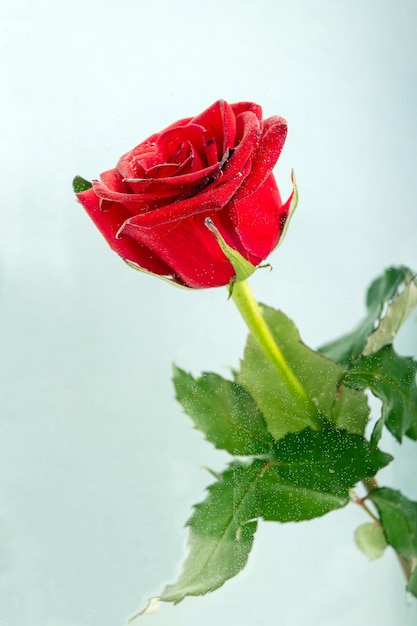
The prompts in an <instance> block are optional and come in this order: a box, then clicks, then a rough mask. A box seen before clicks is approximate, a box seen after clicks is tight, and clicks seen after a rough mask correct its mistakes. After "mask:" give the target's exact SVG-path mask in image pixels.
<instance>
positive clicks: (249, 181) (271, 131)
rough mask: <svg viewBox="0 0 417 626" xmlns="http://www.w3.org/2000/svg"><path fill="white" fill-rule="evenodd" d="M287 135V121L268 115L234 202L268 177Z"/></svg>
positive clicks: (253, 189) (249, 192) (251, 191)
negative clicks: (248, 172)
mask: <svg viewBox="0 0 417 626" xmlns="http://www.w3.org/2000/svg"><path fill="white" fill-rule="evenodd" d="M286 136H287V122H286V120H285V119H284V118H282V117H270V118H268V119H267V120H265V122H264V128H263V133H262V136H261V139H260V141H259V145H258V147H257V148H256V150H255V151H254V152H253V154H252V157H251V158H252V171H251V173H250V175H249V176H248V177H247V178H246V180H245V182H244V183H243V184H242V186H241V187H240V189H239V191H238V192H237V194H236V198H235V200H236V202H238V201H239V200H241V199H243V198H244V197H245V196H248V195H250V194H251V193H253V192H254V191H256V189H257V188H258V187H259V186H260V185H262V184H263V183H264V182H265V180H266V179H267V178H268V176H269V174H270V173H271V171H272V169H273V167H274V166H275V164H276V162H277V161H278V158H279V155H280V154H281V151H282V148H283V146H284V143H285V138H286Z"/></svg>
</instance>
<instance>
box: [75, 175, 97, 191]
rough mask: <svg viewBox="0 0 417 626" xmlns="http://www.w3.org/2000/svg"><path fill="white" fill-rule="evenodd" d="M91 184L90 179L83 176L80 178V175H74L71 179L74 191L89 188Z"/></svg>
mask: <svg viewBox="0 0 417 626" xmlns="http://www.w3.org/2000/svg"><path fill="white" fill-rule="evenodd" d="M92 186H93V185H92V184H91V183H90V181H88V180H85V178H81V176H75V178H74V180H73V181H72V188H73V190H74V192H75V193H81V192H82V191H86V190H87V189H91V187H92Z"/></svg>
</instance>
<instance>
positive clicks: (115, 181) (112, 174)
mask: <svg viewBox="0 0 417 626" xmlns="http://www.w3.org/2000/svg"><path fill="white" fill-rule="evenodd" d="M100 178H101V180H102V182H103V184H104V185H105V186H106V187H108V188H109V189H111V190H112V191H115V192H117V193H129V192H130V189H129V185H126V183H125V182H124V181H123V178H122V176H121V175H120V174H119V172H118V171H117V170H116V169H112V170H107V171H106V172H102V173H101V174H100Z"/></svg>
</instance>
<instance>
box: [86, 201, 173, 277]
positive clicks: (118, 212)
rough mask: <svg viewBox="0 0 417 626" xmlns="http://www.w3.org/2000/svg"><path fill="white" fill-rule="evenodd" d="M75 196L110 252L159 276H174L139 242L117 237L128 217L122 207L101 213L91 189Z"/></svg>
mask: <svg viewBox="0 0 417 626" xmlns="http://www.w3.org/2000/svg"><path fill="white" fill-rule="evenodd" d="M76 195H77V198H78V200H79V201H80V203H81V204H82V205H83V207H84V209H85V210H86V212H87V213H88V215H89V216H90V218H91V219H92V220H93V222H94V224H95V225H96V226H97V228H98V229H99V231H100V232H101V234H102V235H103V236H104V238H105V239H106V241H107V243H108V244H109V245H110V247H111V248H112V250H114V251H115V252H117V254H119V255H120V256H121V257H122V258H123V259H126V260H127V261H131V262H132V263H135V264H136V265H139V266H140V267H142V268H144V269H146V270H148V271H149V272H152V273H154V274H158V275H159V276H170V275H172V274H174V272H173V270H172V268H171V267H169V266H168V265H167V264H166V263H165V262H164V261H162V259H160V258H159V257H158V255H156V254H155V253H154V252H152V251H151V250H149V249H148V248H146V247H145V246H144V245H143V244H141V243H140V242H138V241H134V240H133V239H130V238H128V237H117V233H118V230H119V228H120V226H121V224H123V222H124V221H125V220H126V219H127V218H128V217H129V214H128V211H127V210H126V208H125V207H124V206H123V205H121V204H113V205H112V206H111V208H109V210H106V211H102V210H101V209H100V201H99V198H98V197H97V196H96V194H95V193H94V191H93V189H87V191H83V192H82V193H78V194H76Z"/></svg>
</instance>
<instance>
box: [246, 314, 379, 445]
mask: <svg viewBox="0 0 417 626" xmlns="http://www.w3.org/2000/svg"><path fill="white" fill-rule="evenodd" d="M262 312H263V315H264V318H265V320H266V322H267V324H268V326H269V329H270V330H271V332H272V335H273V337H274V339H275V341H276V343H277V344H278V345H279V346H280V349H281V352H282V353H283V355H284V357H285V359H286V361H287V363H288V364H289V365H290V367H291V369H292V370H293V372H294V373H295V375H296V376H297V378H298V380H299V381H300V383H301V385H302V386H303V388H304V389H305V390H306V391H307V393H308V395H309V397H310V399H311V400H312V401H313V404H314V405H315V406H316V407H317V408H318V409H319V411H320V413H321V415H323V416H324V417H325V418H326V419H327V420H329V421H331V422H332V423H333V424H335V425H337V426H338V427H340V428H345V429H346V430H348V431H350V432H355V433H363V431H364V428H365V425H366V421H367V417H368V412H369V411H368V406H367V402H366V398H365V396H364V394H362V393H357V392H355V391H352V390H351V389H346V388H342V387H340V384H339V382H340V379H341V377H342V376H343V373H344V369H343V367H341V366H340V365H337V364H336V363H334V362H333V361H331V360H330V359H327V358H325V357H324V356H323V355H321V354H318V353H317V352H314V351H313V350H311V349H310V348H308V347H307V346H306V345H305V344H303V343H302V341H301V339H300V336H299V333H298V330H297V328H296V327H295V325H294V323H293V322H292V321H291V320H290V319H289V318H288V317H286V316H285V315H284V313H282V312H281V311H275V310H274V309H272V308H270V307H266V306H262ZM237 381H238V382H239V384H241V385H242V387H244V388H245V389H246V390H247V391H248V392H249V393H250V394H251V395H252V397H253V398H254V400H255V401H256V403H257V405H258V406H259V408H260V410H261V411H262V413H263V415H264V417H265V421H266V423H267V425H268V429H269V431H270V432H271V434H272V435H273V437H275V439H279V438H280V437H282V436H284V435H285V434H286V433H289V432H296V431H299V430H302V429H303V428H305V427H306V426H313V427H314V425H313V423H312V416H311V414H310V407H309V406H308V405H306V407H305V410H304V412H301V411H300V403H299V401H298V399H295V398H294V397H293V396H292V395H291V394H290V392H289V391H288V388H287V387H286V385H285V383H284V381H283V380H282V379H281V377H280V376H279V374H278V372H277V370H276V369H275V368H274V367H273V365H272V364H271V363H270V361H269V360H268V359H267V358H266V357H265V354H264V353H263V351H262V349H261V348H260V346H259V344H258V343H257V342H256V341H255V339H254V338H253V337H252V336H251V335H249V337H248V341H247V344H246V348H245V354H244V358H243V361H242V363H241V368H240V372H239V374H238V376H237Z"/></svg>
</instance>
